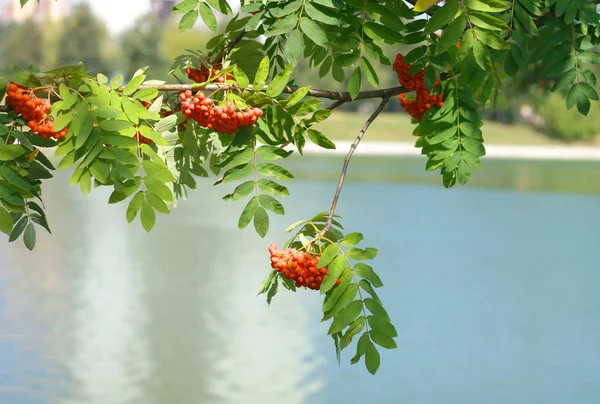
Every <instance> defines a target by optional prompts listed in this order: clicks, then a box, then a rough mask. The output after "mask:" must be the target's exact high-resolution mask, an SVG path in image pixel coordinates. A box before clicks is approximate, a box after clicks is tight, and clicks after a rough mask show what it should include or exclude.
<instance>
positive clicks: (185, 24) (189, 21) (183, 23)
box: [179, 8, 214, 33]
mask: <svg viewBox="0 0 600 404" xmlns="http://www.w3.org/2000/svg"><path fill="white" fill-rule="evenodd" d="M213 17H214V16H213ZM196 21H198V10H197V9H196V8H194V9H193V10H190V11H188V12H187V13H185V14H184V15H183V17H181V20H180V21H179V32H180V33H181V32H184V31H187V30H189V29H192V27H193V26H194V25H195V24H196Z"/></svg>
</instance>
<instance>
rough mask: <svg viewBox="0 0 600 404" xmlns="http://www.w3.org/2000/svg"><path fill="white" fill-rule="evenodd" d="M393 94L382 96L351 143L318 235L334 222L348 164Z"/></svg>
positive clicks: (327, 229) (322, 233)
mask: <svg viewBox="0 0 600 404" xmlns="http://www.w3.org/2000/svg"><path fill="white" fill-rule="evenodd" d="M391 96H392V94H391V93H389V92H386V93H385V94H384V95H383V96H382V97H381V98H382V99H381V103H380V104H379V106H378V107H377V109H376V110H375V111H373V113H372V114H371V116H370V117H369V119H367V122H365V124H364V125H363V127H362V129H361V130H360V132H358V136H356V139H354V142H352V144H351V145H350V151H349V152H348V154H347V155H346V158H345V159H344V166H343V167H342V175H341V176H340V181H339V183H338V186H337V189H336V191H335V195H334V197H333V202H332V203H331V209H330V210H329V216H327V222H326V223H325V227H323V229H322V230H321V231H320V232H319V234H318V237H322V236H323V235H324V234H325V233H327V232H328V231H329V229H330V228H331V225H332V223H333V215H334V214H335V208H336V206H337V203H338V199H339V197H340V192H342V187H343V186H344V179H345V178H346V171H348V164H349V163H350V159H352V155H353V154H354V151H355V150H356V148H357V147H358V144H359V143H360V141H361V140H362V138H363V136H364V135H365V132H366V131H367V129H369V126H371V123H372V122H373V121H374V120H375V119H376V118H377V116H379V114H380V113H381V111H383V109H384V108H385V106H386V105H387V103H388V101H389V100H390V97H391Z"/></svg>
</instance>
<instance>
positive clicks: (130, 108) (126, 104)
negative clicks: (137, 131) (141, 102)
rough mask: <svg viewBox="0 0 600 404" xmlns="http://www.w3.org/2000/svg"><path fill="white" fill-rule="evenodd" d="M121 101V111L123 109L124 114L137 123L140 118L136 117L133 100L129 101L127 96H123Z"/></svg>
mask: <svg viewBox="0 0 600 404" xmlns="http://www.w3.org/2000/svg"><path fill="white" fill-rule="evenodd" d="M121 103H122V106H123V111H125V115H127V119H129V120H130V121H131V122H133V123H134V124H136V125H137V124H138V123H139V121H140V118H139V117H138V114H137V111H136V107H135V104H134V103H133V101H131V100H130V99H129V97H123V99H122V100H121Z"/></svg>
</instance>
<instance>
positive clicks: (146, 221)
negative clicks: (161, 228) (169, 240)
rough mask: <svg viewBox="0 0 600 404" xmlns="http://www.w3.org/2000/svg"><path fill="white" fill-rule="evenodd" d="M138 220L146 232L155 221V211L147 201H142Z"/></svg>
mask: <svg viewBox="0 0 600 404" xmlns="http://www.w3.org/2000/svg"><path fill="white" fill-rule="evenodd" d="M140 220H141V221H142V227H143V228H144V230H146V231H147V232H150V230H152V228H153V227H154V224H155V223H156V213H154V209H153V208H152V205H150V203H149V202H147V201H143V202H142V212H141V213H140Z"/></svg>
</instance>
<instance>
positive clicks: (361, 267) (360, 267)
mask: <svg viewBox="0 0 600 404" xmlns="http://www.w3.org/2000/svg"><path fill="white" fill-rule="evenodd" d="M354 271H355V272H356V274H357V275H358V276H360V277H361V278H365V279H366V280H368V281H369V282H371V284H372V285H373V286H374V287H376V288H380V287H382V286H383V282H381V279H380V278H379V276H378V275H377V274H376V273H375V271H373V268H371V266H369V265H367V264H363V263H362V262H359V263H358V264H356V265H355V266H354Z"/></svg>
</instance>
